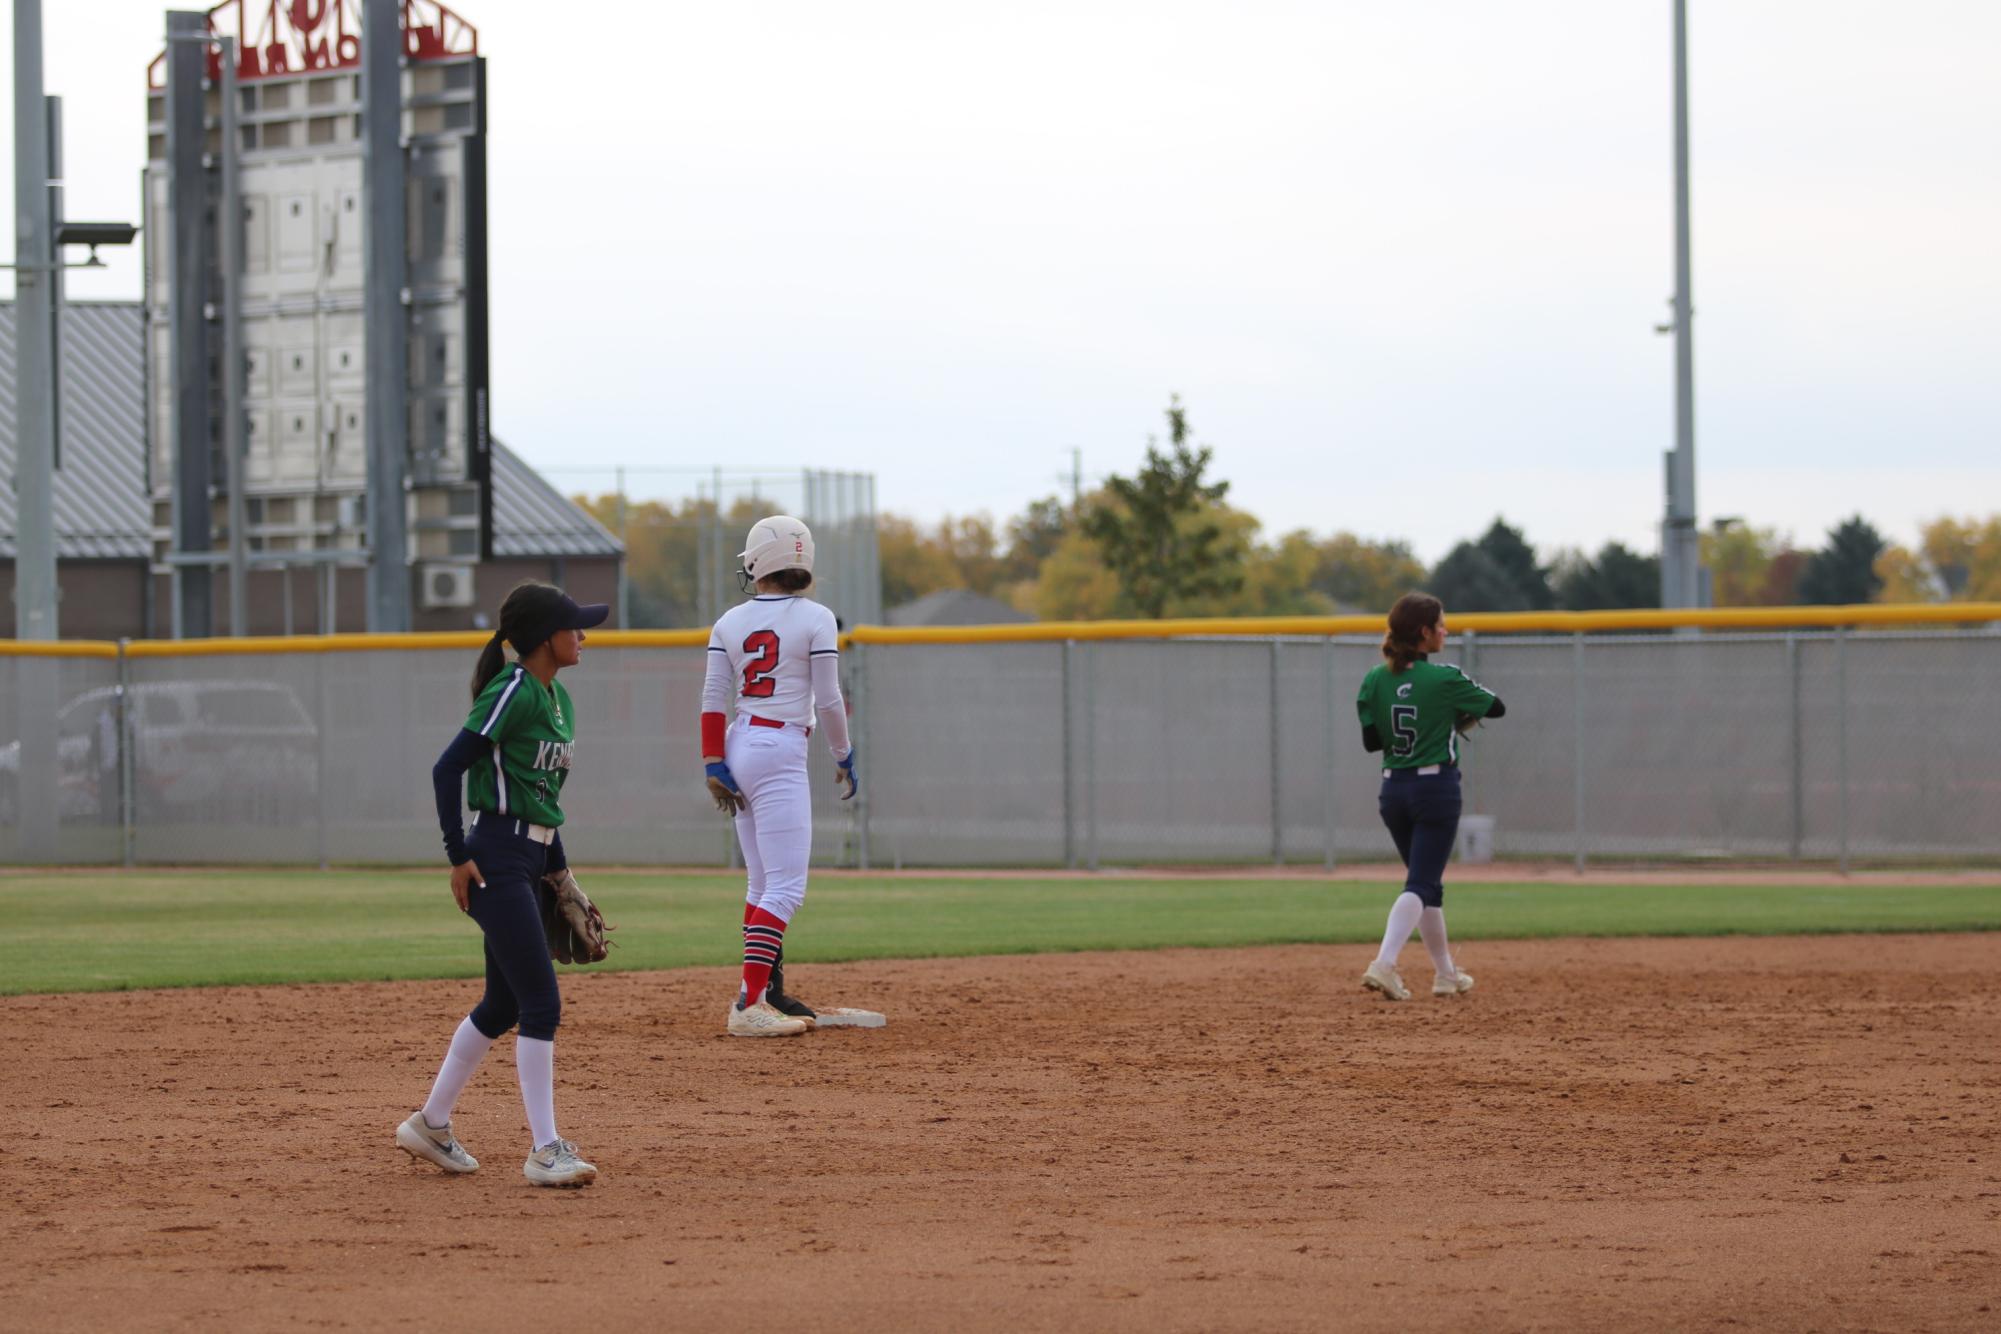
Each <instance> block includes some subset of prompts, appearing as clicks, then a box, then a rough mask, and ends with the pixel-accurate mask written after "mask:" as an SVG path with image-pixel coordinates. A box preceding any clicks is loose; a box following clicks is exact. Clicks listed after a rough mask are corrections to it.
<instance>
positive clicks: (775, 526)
mask: <svg viewBox="0 0 2001 1334" xmlns="http://www.w3.org/2000/svg"><path fill="white" fill-rule="evenodd" d="M737 559H738V560H739V561H741V562H742V563H743V572H744V574H745V575H746V576H747V577H749V578H751V579H762V578H763V577H764V576H765V575H767V574H776V573H777V572H778V571H780V570H804V571H806V572H807V573H808V574H811V573H812V572H813V530H812V529H810V528H808V527H807V526H806V525H805V523H804V522H802V521H801V520H798V519H795V518H793V517H792V516H791V515H789V514H774V515H772V516H771V517H770V518H768V519H759V520H758V521H757V522H756V523H754V524H752V525H751V526H750V536H749V537H747V538H745V539H744V542H743V551H742V552H741V553H739V554H738V556H737Z"/></svg>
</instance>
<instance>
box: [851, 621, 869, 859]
mask: <svg viewBox="0 0 2001 1334" xmlns="http://www.w3.org/2000/svg"><path fill="white" fill-rule="evenodd" d="M853 647H854V651H855V698H854V708H853V717H854V720H855V732H856V733H857V735H855V736H852V737H850V738H849V739H848V740H849V743H850V744H851V745H852V746H853V747H854V748H855V749H856V750H861V749H863V747H862V742H864V741H870V742H871V744H870V745H869V746H868V747H867V749H868V752H869V754H870V756H871V757H873V756H874V754H875V747H874V744H873V741H872V739H871V737H870V736H869V730H868V725H869V709H868V696H869V690H868V669H869V661H870V658H869V653H868V645H866V644H855V645H854V646H853ZM869 763H870V764H873V763H875V760H874V759H873V758H871V759H870V760H869ZM872 791H874V789H873V788H872V787H865V788H863V789H862V790H861V791H859V792H857V793H856V794H855V864H856V866H858V867H859V868H860V869H861V870H864V871H866V870H868V869H869V859H868V823H869V808H870V804H871V801H872V798H871V797H870V795H869V794H870V793H871V792H872Z"/></svg>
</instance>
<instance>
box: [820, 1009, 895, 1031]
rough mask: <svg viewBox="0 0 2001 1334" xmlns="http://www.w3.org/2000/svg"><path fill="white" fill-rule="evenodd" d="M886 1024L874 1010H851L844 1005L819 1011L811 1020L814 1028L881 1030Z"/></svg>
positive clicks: (885, 1020) (887, 1021) (886, 1021)
mask: <svg viewBox="0 0 2001 1334" xmlns="http://www.w3.org/2000/svg"><path fill="white" fill-rule="evenodd" d="M888 1023H889V1020H887V1019H885V1018H883V1017H882V1016H881V1015H879V1014H877V1013H876V1012H875V1011H874V1010H851V1009H849V1008H847V1007H846V1006H845V1005H844V1006H841V1007H839V1008H837V1009H832V1010H821V1011H819V1012H818V1015H817V1016H816V1017H815V1018H814V1020H813V1026H814V1027H816V1028H882V1027H884V1026H885V1025H887V1024H888Z"/></svg>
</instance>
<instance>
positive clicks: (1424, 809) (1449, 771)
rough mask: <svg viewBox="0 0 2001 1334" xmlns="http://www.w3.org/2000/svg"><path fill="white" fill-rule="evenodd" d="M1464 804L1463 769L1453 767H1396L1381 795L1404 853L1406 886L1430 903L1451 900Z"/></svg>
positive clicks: (1399, 853)
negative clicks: (1450, 876)
mask: <svg viewBox="0 0 2001 1334" xmlns="http://www.w3.org/2000/svg"><path fill="white" fill-rule="evenodd" d="M1460 805H1461V798H1460V791H1459V771H1458V770H1457V769H1454V768H1449V767H1448V768H1446V769H1445V770H1443V771H1442V772H1440V773H1435V774H1424V775H1420V774H1418V773H1416V772H1415V771H1413V770H1409V769H1395V770H1391V776H1390V777H1388V778H1385V779H1384V780H1383V786H1382V791H1381V793H1380V794H1379V795H1378V796H1377V798H1376V809H1377V810H1378V811H1379V812H1380V813H1381V814H1382V817H1383V824H1384V825H1385V826H1387V827H1388V829H1389V831H1390V837H1391V838H1392V839H1395V840H1396V845H1397V856H1399V857H1401V858H1403V864H1404V888H1405V889H1406V890H1408V891H1409V892H1410V893H1412V894H1415V895H1417V897H1418V898H1419V899H1420V900H1421V901H1422V902H1423V904H1424V906H1425V907H1427V908H1442V907H1444V906H1445V863H1446V862H1447V861H1448V860H1449V859H1450V858H1451V856H1452V843H1453V840H1454V839H1456V838H1457V837H1458V836H1459V810H1460Z"/></svg>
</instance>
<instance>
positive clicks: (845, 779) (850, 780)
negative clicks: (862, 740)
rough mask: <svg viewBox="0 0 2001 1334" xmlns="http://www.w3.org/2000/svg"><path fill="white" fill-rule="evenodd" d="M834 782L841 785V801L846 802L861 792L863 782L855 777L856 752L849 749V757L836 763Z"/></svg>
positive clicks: (852, 748) (851, 748)
mask: <svg viewBox="0 0 2001 1334" xmlns="http://www.w3.org/2000/svg"><path fill="white" fill-rule="evenodd" d="M835 769H836V772H835V774H834V781H835V782H836V783H839V784H840V785H841V800H842V801H846V800H848V799H849V798H850V797H852V796H854V795H855V793H857V792H859V791H860V790H861V785H862V784H861V780H860V779H859V778H856V777H855V751H854V747H852V746H850V747H848V757H847V758H846V759H845V760H837V761H835Z"/></svg>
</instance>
